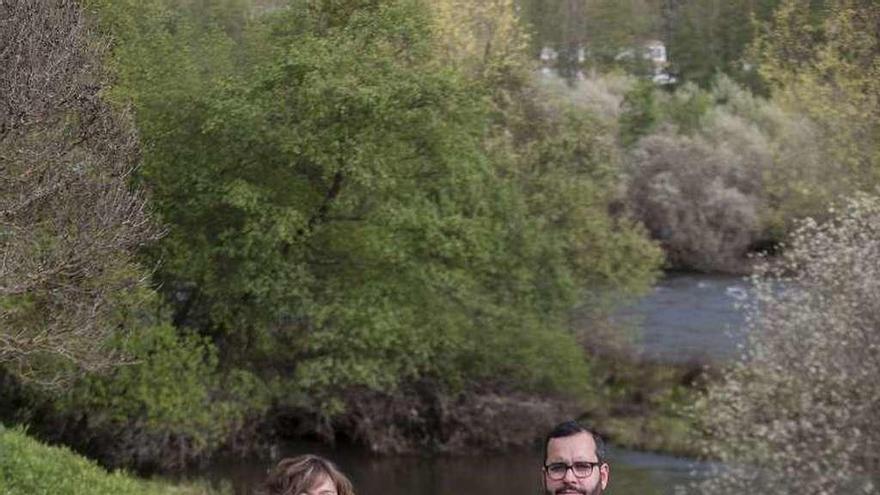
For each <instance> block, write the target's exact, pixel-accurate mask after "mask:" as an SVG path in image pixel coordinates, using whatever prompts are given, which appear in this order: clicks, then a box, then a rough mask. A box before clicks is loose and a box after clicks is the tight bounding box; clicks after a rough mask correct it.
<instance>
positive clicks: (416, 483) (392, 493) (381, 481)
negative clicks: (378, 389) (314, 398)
mask: <svg viewBox="0 0 880 495" xmlns="http://www.w3.org/2000/svg"><path fill="white" fill-rule="evenodd" d="M279 453H280V454H281V455H282V456H292V455H297V454H302V453H318V454H321V455H325V456H327V457H330V458H332V459H333V460H334V461H336V462H337V463H338V464H339V466H340V467H341V468H342V469H343V470H344V471H345V472H346V473H347V474H348V475H349V476H350V477H351V478H352V481H353V482H354V484H355V488H356V489H357V493H358V495H404V494H419V495H484V494H491V493H497V494H504V495H535V494H538V493H540V479H541V478H540V471H539V469H540V465H541V464H540V463H541V452H539V451H538V450H535V451H522V452H512V453H506V454H490V455H484V456H478V457H426V458H419V457H381V456H376V455H374V454H370V453H368V452H365V451H361V450H357V449H351V448H347V449H338V450H330V449H328V448H327V447H326V446H323V445H319V444H309V443H292V444H289V445H287V446H285V447H284V448H282V449H281V451H280V452H279ZM609 455H610V457H611V466H612V468H611V484H610V485H609V489H608V490H607V491H606V493H609V494H618V495H655V494H656V495H661V494H663V495H665V494H671V493H673V491H674V487H675V486H676V485H679V484H684V483H687V482H689V481H691V480H693V479H695V477H698V476H702V475H703V474H704V473H705V472H706V470H707V467H706V466H705V465H698V464H695V463H694V462H693V461H691V460H687V459H679V458H675V457H671V456H664V455H655V454H646V453H640V452H633V451H627V450H620V449H615V448H613V447H612V448H611V449H610V454H609ZM271 464H272V463H271V462H270V461H250V462H241V461H233V462H228V463H219V464H217V465H215V466H214V467H213V468H212V469H211V470H210V471H208V472H206V473H202V474H201V476H202V477H205V478H208V479H210V480H212V481H215V482H225V483H232V485H233V488H234V490H235V493H236V495H249V494H250V493H252V490H253V488H254V487H255V486H257V484H259V482H260V481H261V480H262V479H263V477H264V476H265V472H266V469H267V467H268V466H270V465H271Z"/></svg>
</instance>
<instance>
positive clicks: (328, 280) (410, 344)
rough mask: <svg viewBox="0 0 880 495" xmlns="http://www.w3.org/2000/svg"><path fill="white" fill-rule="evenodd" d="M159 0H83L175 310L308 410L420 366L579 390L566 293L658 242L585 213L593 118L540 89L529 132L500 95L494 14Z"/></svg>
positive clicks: (609, 153) (643, 257) (605, 186)
mask: <svg viewBox="0 0 880 495" xmlns="http://www.w3.org/2000/svg"><path fill="white" fill-rule="evenodd" d="M96 5H97V4H96ZM169 5H170V2H168V3H166V2H160V1H155V2H131V3H118V2H112V3H105V4H101V5H100V10H101V11H103V12H105V14H103V15H102V18H104V19H105V26H106V27H107V29H110V30H111V31H114V30H115V31H116V32H118V33H119V34H118V38H117V39H119V40H120V41H119V44H118V46H117V47H116V57H115V60H116V64H117V70H118V73H119V74H120V80H121V85H120V87H119V88H117V91H116V95H117V96H118V97H120V98H130V99H131V101H132V102H133V103H134V104H135V106H136V110H137V118H138V124H139V126H140V129H141V131H142V135H143V140H144V142H145V143H146V145H147V152H146V153H145V156H144V164H143V167H142V169H141V175H140V179H141V180H143V181H144V182H145V183H147V184H149V185H150V187H151V188H152V189H153V190H154V192H155V198H156V205H157V210H158V212H159V213H160V214H161V216H162V219H163V221H165V222H167V224H168V234H167V236H166V237H165V238H164V239H163V240H162V242H161V243H160V244H158V245H157V246H156V248H155V249H153V250H151V252H150V253H149V256H150V258H151V259H152V260H153V261H155V262H157V263H159V265H158V266H159V268H158V270H157V273H156V277H157V281H159V282H160V283H161V286H162V288H163V291H164V292H165V294H166V296H167V300H168V301H169V302H171V304H172V305H173V306H174V309H175V318H174V319H175V322H176V323H177V324H178V325H189V326H192V327H194V328H197V329H198V330H199V332H200V333H202V334H203V335H206V336H209V337H210V338H211V339H213V341H214V342H216V343H217V345H218V348H219V352H220V356H221V362H222V363H223V365H224V366H226V367H244V368H248V369H251V370H254V371H256V372H258V373H259V374H260V376H261V377H263V379H265V380H266V381H270V382H272V383H273V384H274V385H275V388H274V389H275V390H276V392H277V393H278V397H279V405H280V407H288V406H291V407H297V408H300V409H299V410H303V409H305V410H308V411H310V412H314V413H317V414H320V415H322V416H323V417H329V418H332V417H334V415H335V414H337V413H339V412H341V411H342V410H343V408H344V406H345V400H346V398H347V397H353V395H350V394H348V392H349V391H351V390H353V389H364V388H365V389H370V390H374V391H375V390H378V391H383V392H387V393H394V391H395V390H397V389H398V387H400V386H401V385H402V384H406V383H410V382H413V381H416V380H419V379H431V380H434V381H435V383H438V384H439V386H440V389H439V390H438V391H437V393H441V392H443V391H455V390H461V389H463V388H465V387H474V386H476V385H477V384H485V383H492V384H495V385H497V386H503V387H509V388H511V389H518V390H530V391H535V390H538V391H542V392H548V391H557V392H558V391H562V392H564V393H565V394H567V395H568V396H572V395H578V394H580V393H582V392H583V391H584V390H586V389H588V388H589V376H590V374H589V367H588V364H587V362H586V359H585V356H584V353H583V351H582V349H581V348H580V346H578V345H577V341H576V336H575V335H574V334H573V333H572V332H570V331H569V330H568V328H567V325H566V317H567V315H568V313H567V312H568V311H569V310H570V309H571V308H572V307H573V306H574V305H576V304H579V303H581V302H583V301H584V299H585V298H586V296H588V295H589V292H588V291H587V288H589V289H592V290H593V291H599V289H601V288H604V287H608V288H610V289H616V288H622V289H632V288H636V287H641V286H644V285H645V284H646V283H647V281H648V280H650V278H651V275H652V273H653V268H654V267H655V266H656V264H657V252H656V250H655V249H654V248H653V246H652V245H651V244H650V243H649V242H648V241H647V240H646V239H645V237H644V236H643V234H642V232H641V231H640V230H639V229H638V228H636V227H634V226H632V225H630V224H629V223H628V222H627V221H625V220H615V219H612V218H611V217H610V216H609V215H608V213H607V208H608V203H609V201H610V198H609V196H610V194H609V193H608V191H611V190H613V187H612V184H614V181H615V175H614V172H613V165H614V163H615V162H614V160H615V158H614V157H613V148H612V147H611V146H610V144H609V142H607V141H606V140H605V136H607V133H605V132H603V130H602V129H601V127H600V126H598V125H596V124H595V123H593V122H592V121H591V120H590V119H588V118H575V117H566V118H564V119H563V118H559V117H557V113H556V110H555V109H552V110H550V109H546V110H542V114H543V115H542V117H541V127H540V130H538V131H535V129H534V128H532V129H530V126H529V124H528V122H527V117H528V115H527V114H526V113H525V112H524V111H523V112H520V110H521V109H522V108H524V107H520V106H517V105H518V104H517V103H516V102H515V100H513V99H512V98H509V97H510V96H512V95H515V94H516V93H515V91H522V93H523V94H527V93H528V92H529V91H530V89H529V87H528V86H526V85H524V84H522V82H523V81H524V80H525V79H524V78H525V77H526V76H525V74H527V72H526V71H525V68H526V66H527V64H523V63H520V61H521V59H520V58H518V57H520V55H517V53H518V50H519V47H518V45H517V43H519V41H518V40H520V39H521V38H519V34H517V33H516V28H515V23H514V24H510V23H508V24H505V22H507V21H505V19H508V20H513V19H514V16H513V15H512V14H510V13H509V12H507V13H504V15H501V16H497V17H496V16H491V15H485V16H484V17H483V18H485V19H489V20H494V21H498V22H499V23H498V24H491V25H489V24H484V23H481V22H475V23H473V24H465V26H466V28H465V31H461V30H456V29H455V28H456V25H455V23H452V24H450V23H449V22H446V23H445V24H444V23H443V22H442V21H443V19H444V17H443V16H442V13H443V12H446V13H447V14H449V13H450V12H452V14H454V11H450V10H448V9H446V10H443V6H442V5H439V6H437V5H435V6H431V7H430V8H429V6H427V5H425V4H424V3H422V2H416V1H408V0H401V1H395V2H359V3H358V2H347V3H346V2H343V3H339V2H331V1H325V2H322V1H294V2H291V3H290V4H289V6H288V7H287V8H286V9H279V10H276V11H269V12H264V13H262V14H260V15H259V16H257V17H254V18H252V19H251V21H248V22H245V23H244V24H243V26H244V28H243V30H242V31H241V33H240V34H238V32H237V31H236V30H234V29H231V28H230V27H229V26H238V24H237V23H229V22H226V21H223V18H222V17H218V18H216V19H214V20H211V19H212V18H211V17H210V16H208V19H204V18H203V19H200V20H199V21H198V22H196V20H194V19H192V18H191V17H190V16H189V15H188V14H187V13H186V11H185V10H183V11H180V10H175V9H171V8H170V7H169ZM499 6H500V7H502V8H510V4H509V3H506V2H494V3H493V2H486V3H485V4H479V5H476V6H474V8H475V9H477V10H480V9H483V8H484V7H485V8H486V9H487V10H486V12H495V11H494V10H492V9H495V8H499ZM144 14H150V15H144ZM135 18H136V19H139V20H143V19H161V22H143V21H141V22H139V23H134V22H133V19H135ZM233 18H235V16H233ZM244 18H247V15H244ZM453 18H454V15H453ZM483 18H481V19H483ZM445 19H447V21H448V18H445ZM502 21H503V22H502ZM487 25H488V26H489V27H488V28H487V27H486V26H487ZM467 29H475V30H476V31H475V32H467ZM474 40H479V41H478V42H477V41H474ZM485 40H493V41H492V42H491V43H487V42H486V41H485ZM494 40H497V43H495V41H494ZM509 45H510V46H509ZM487 46H488V47H489V48H491V49H490V50H486V49H485V48H486V47H487ZM473 47H477V48H476V49H473ZM487 54H488V56H487ZM444 57H449V58H446V59H444ZM450 59H451V60H459V61H464V62H462V63H461V64H460V65H459V64H452V65H453V67H452V68H444V67H442V66H444V65H446V64H443V63H441V61H443V60H450ZM159 60H162V61H163V63H162V64H158V61H159ZM169 62H172V63H169ZM156 66H160V67H162V69H160V70H157V69H155V67H156ZM472 69H476V70H472ZM507 76H511V77H507ZM532 127H534V125H532ZM508 139H510V140H512V142H508V141H507V140H508Z"/></svg>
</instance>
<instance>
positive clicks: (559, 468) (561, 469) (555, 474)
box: [544, 461, 602, 480]
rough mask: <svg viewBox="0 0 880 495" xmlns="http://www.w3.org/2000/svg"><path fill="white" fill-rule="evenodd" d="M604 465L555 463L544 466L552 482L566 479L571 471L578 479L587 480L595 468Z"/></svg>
mask: <svg viewBox="0 0 880 495" xmlns="http://www.w3.org/2000/svg"><path fill="white" fill-rule="evenodd" d="M600 464H602V463H601V462H590V461H578V462H574V463H571V464H566V463H564V462H554V463H553V464H547V465H546V466H544V471H546V472H547V476H549V477H550V479H551V480H561V479H562V478H565V473H567V472H568V470H569V469H571V472H572V473H574V475H575V476H576V477H578V478H586V477H587V476H589V475H591V474H592V473H593V468H595V467H596V466H598V465H600Z"/></svg>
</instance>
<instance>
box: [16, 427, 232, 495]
mask: <svg viewBox="0 0 880 495" xmlns="http://www.w3.org/2000/svg"><path fill="white" fill-rule="evenodd" d="M0 489H2V491H3V494H4V495H33V494H35V493H55V494H58V495H159V494H162V495H209V494H218V495H219V494H220V493H224V492H222V491H220V490H216V489H212V488H210V487H207V486H200V485H195V484H193V485H181V484H177V485H171V484H169V483H164V482H161V481H144V480H138V479H136V478H134V477H132V476H129V475H128V474H126V473H124V472H122V471H114V472H109V473H108V472H107V471H105V470H104V469H102V468H101V467H99V466H97V465H96V464H95V463H94V462H92V461H89V460H87V459H84V458H82V457H80V456H78V455H76V454H74V453H73V452H71V451H70V450H68V449H66V448H63V447H50V446H47V445H44V444H41V443H39V442H37V441H36V440H34V439H32V438H30V437H29V436H27V435H26V432H25V431H23V430H22V429H20V428H14V429H9V428H4V427H3V426H2V425H0Z"/></svg>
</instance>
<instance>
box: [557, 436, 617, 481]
mask: <svg viewBox="0 0 880 495" xmlns="http://www.w3.org/2000/svg"><path fill="white" fill-rule="evenodd" d="M584 461H586V462H597V461H598V457H597V456H596V443H595V442H594V441H593V436H592V435H590V434H589V433H586V432H581V433H577V434H574V435H570V436H567V437H561V438H551V439H550V442H549V443H548V444H547V458H546V459H544V464H545V465H550V464H553V463H564V464H567V465H571V464H574V463H576V462H584ZM608 474H609V467H608V464H602V465H600V466H596V467H594V468H593V469H592V472H591V473H590V474H589V476H585V477H583V478H578V477H577V476H575V473H574V470H573V469H568V470H567V471H566V472H565V476H564V477H563V478H562V479H559V480H555V479H552V478H551V477H550V475H549V473H548V472H547V471H546V470H544V493H545V494H546V495H598V494H600V493H602V492H603V491H604V490H605V487H606V486H607V485H608Z"/></svg>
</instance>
